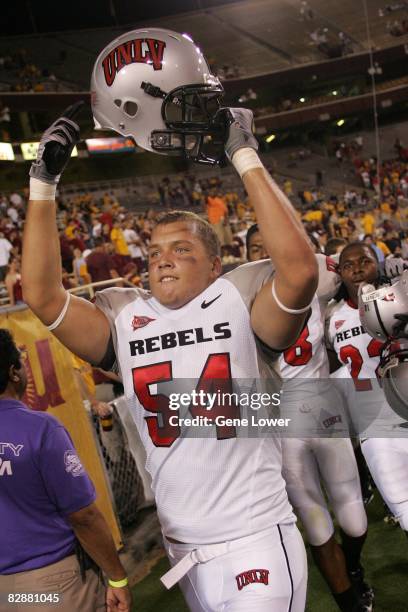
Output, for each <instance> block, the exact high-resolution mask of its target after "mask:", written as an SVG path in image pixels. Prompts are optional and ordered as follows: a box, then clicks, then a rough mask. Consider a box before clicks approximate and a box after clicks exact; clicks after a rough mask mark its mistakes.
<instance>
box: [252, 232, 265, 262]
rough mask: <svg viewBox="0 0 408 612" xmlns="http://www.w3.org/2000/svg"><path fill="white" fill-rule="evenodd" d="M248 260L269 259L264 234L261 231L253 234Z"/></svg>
mask: <svg viewBox="0 0 408 612" xmlns="http://www.w3.org/2000/svg"><path fill="white" fill-rule="evenodd" d="M247 257H248V261H259V260H260V259H267V258H268V253H267V252H266V250H265V248H264V245H263V240H262V236H261V234H260V233H259V232H255V233H254V234H252V236H251V238H250V239H249V244H248V253H247Z"/></svg>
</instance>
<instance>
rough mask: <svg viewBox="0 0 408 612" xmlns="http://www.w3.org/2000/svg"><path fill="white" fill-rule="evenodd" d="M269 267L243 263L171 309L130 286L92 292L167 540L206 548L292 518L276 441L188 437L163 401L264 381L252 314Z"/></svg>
mask: <svg viewBox="0 0 408 612" xmlns="http://www.w3.org/2000/svg"><path fill="white" fill-rule="evenodd" d="M271 271H272V269H271V266H270V264H269V262H268V261H260V262H255V263H251V264H245V265H244V266H240V267H239V268H236V269H235V270H233V271H231V272H229V273H228V274H226V275H224V276H223V277H221V278H219V279H217V280H216V281H215V282H214V283H212V284H211V285H210V286H209V287H208V288H207V289H206V290H205V291H203V292H202V293H201V294H200V295H198V296H197V297H196V298H194V299H193V300H192V301H191V302H189V303H188V304H186V305H185V306H183V307H182V308H178V309H175V310H173V309H169V308H166V307H165V306H163V305H161V304H160V303H159V302H158V301H157V300H156V299H155V298H154V297H152V296H151V294H150V293H148V292H146V291H143V290H140V289H136V288H135V289H133V288H132V289H107V290H105V291H101V292H99V293H98V294H97V298H96V304H97V306H98V307H99V308H101V309H102V310H103V311H104V313H105V314H106V315H107V317H108V318H109V320H110V323H111V330H112V338H113V342H114V347H115V353H116V358H117V363H118V366H119V369H120V372H121V375H122V380H123V384H124V388H125V395H126V398H127V401H128V403H129V409H130V411H131V413H132V414H133V417H134V419H135V422H136V425H137V427H138V430H139V434H140V437H141V440H142V442H143V444H144V446H145V448H146V454H147V461H146V468H147V470H148V471H149V472H150V474H151V476H152V487H153V490H154V493H155V497H156V503H157V509H158V514H159V518H160V522H161V525H162V528H163V532H164V534H165V535H166V536H167V537H170V538H174V539H176V540H179V541H181V542H188V543H196V544H206V543H212V542H220V541H225V540H230V539H235V538H239V537H242V536H245V535H250V534H252V533H255V532H257V531H260V530H262V529H264V528H265V525H273V524H277V523H284V522H293V521H294V516H293V514H292V511H291V507H290V504H289V502H288V499H287V494H286V490H285V483H284V481H283V478H282V475H281V464H282V459H281V445H280V441H279V439H277V438H275V437H265V438H250V437H246V438H245V437H240V432H239V430H238V428H236V427H232V426H222V425H220V426H217V428H215V425H212V426H211V430H212V432H213V434H215V432H216V434H217V437H215V435H213V436H212V437H207V438H204V439H203V438H198V437H195V438H194V437H186V436H188V435H189V434H190V435H191V436H192V435H194V432H193V431H192V430H189V429H188V428H183V427H182V426H180V425H178V424H177V419H174V418H172V417H175V416H176V417H177V415H178V411H177V410H175V409H171V408H170V400H169V396H170V397H172V394H173V393H178V392H179V391H180V390H181V389H182V388H185V389H188V388H189V389H190V393H191V388H193V389H197V390H211V389H212V390H214V386H215V383H214V380H217V381H218V383H219V381H222V387H223V390H224V391H227V392H228V391H232V385H233V381H234V379H252V380H254V379H259V378H260V376H262V375H265V373H266V372H267V371H268V368H267V363H266V361H265V359H264V357H263V354H262V352H261V350H260V349H259V348H258V346H257V343H256V341H255V338H254V335H253V333H252V330H251V327H250V309H251V305H252V302H253V300H254V298H255V296H256V294H257V293H258V291H259V290H260V288H261V287H262V285H263V284H264V283H265V282H266V281H267V280H268V279H269V278H270V276H271ZM186 379H187V380H186ZM277 388H279V386H278V387H277ZM186 404H187V405H186V406H185V407H184V412H183V409H182V408H180V411H179V412H180V415H181V414H183V416H189V417H190V418H192V417H197V416H200V415H201V416H209V417H214V418H215V416H216V415H217V413H219V414H225V413H226V412H228V415H229V416H231V417H233V418H234V417H239V416H240V413H239V410H240V408H239V407H236V406H235V407H229V409H228V410H226V408H225V407H222V406H217V405H216V404H215V406H214V407H213V408H212V409H211V411H208V409H206V408H205V407H204V406H200V405H199V406H192V405H191V403H190V404H189V402H188V401H187V403H186ZM173 407H174V406H173ZM192 429H194V428H192Z"/></svg>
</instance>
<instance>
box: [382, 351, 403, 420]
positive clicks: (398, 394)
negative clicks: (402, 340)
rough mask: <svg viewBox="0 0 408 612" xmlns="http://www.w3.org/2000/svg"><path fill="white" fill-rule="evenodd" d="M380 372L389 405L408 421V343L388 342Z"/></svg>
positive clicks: (383, 353) (383, 352)
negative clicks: (402, 344) (403, 344)
mask: <svg viewBox="0 0 408 612" xmlns="http://www.w3.org/2000/svg"><path fill="white" fill-rule="evenodd" d="M378 373H379V375H380V377H381V382H382V387H383V390H384V394H385V397H386V399H387V401H388V403H389V405H390V406H391V408H392V409H393V410H394V412H396V413H397V414H398V415H399V416H400V417H401V418H403V419H404V420H405V421H408V345H406V346H405V347H404V346H399V345H396V344H395V343H394V344H391V342H388V343H387V344H386V345H385V346H384V347H383V349H382V352H381V360H380V365H379V368H378Z"/></svg>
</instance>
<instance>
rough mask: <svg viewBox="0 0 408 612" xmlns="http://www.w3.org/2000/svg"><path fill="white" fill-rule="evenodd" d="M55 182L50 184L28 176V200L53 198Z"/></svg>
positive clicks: (55, 188)
mask: <svg viewBox="0 0 408 612" xmlns="http://www.w3.org/2000/svg"><path fill="white" fill-rule="evenodd" d="M56 190H57V184H55V185H50V184H49V183H44V182H43V181H40V180H39V179H36V178H34V177H33V176H32V177H30V197H29V200H55V192H56Z"/></svg>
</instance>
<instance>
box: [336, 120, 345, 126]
mask: <svg viewBox="0 0 408 612" xmlns="http://www.w3.org/2000/svg"><path fill="white" fill-rule="evenodd" d="M344 124H345V121H344V119H339V120H338V121H337V125H338V126H339V127H341V126H342V125H344Z"/></svg>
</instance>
